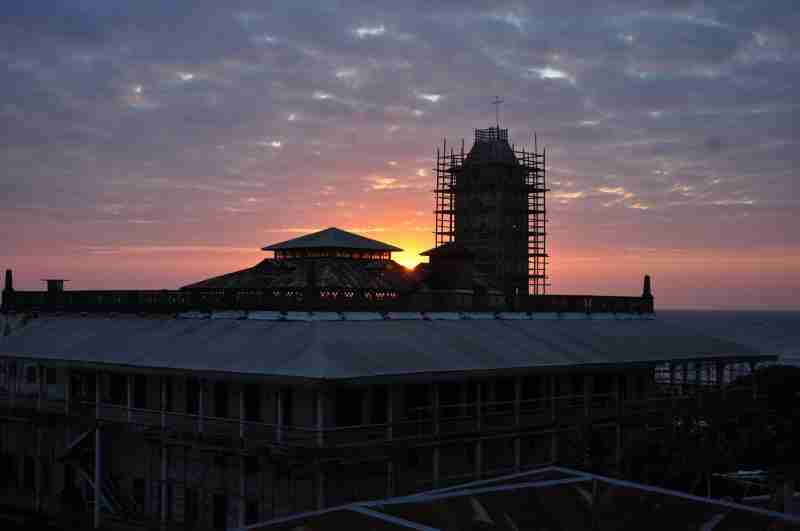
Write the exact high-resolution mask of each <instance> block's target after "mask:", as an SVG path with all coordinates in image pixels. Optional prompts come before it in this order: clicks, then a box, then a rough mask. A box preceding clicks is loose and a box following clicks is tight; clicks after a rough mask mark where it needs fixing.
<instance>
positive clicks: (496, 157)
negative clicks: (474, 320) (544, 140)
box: [435, 125, 547, 299]
mask: <svg viewBox="0 0 800 531" xmlns="http://www.w3.org/2000/svg"><path fill="white" fill-rule="evenodd" d="M537 149H538V146H536V145H534V147H533V149H532V150H524V149H523V150H516V149H515V148H514V147H513V146H511V145H510V144H509V142H508V130H507V129H501V128H500V127H499V125H498V126H497V127H489V128H488V129H476V130H475V141H474V143H473V145H472V148H471V149H470V151H469V152H468V153H466V154H465V152H464V145H463V142H462V145H461V150H460V151H459V152H456V151H454V150H453V148H452V147H451V149H450V152H449V153H448V151H447V143H446V141H445V143H444V144H443V145H442V148H441V150H439V149H437V151H436V168H435V173H436V188H435V198H436V207H435V214H436V228H435V234H436V245H437V246H439V245H443V244H446V243H450V242H453V241H456V242H458V243H459V244H461V245H463V246H465V247H467V248H469V249H470V250H471V251H472V252H473V253H474V254H475V267H476V269H477V270H478V271H480V272H482V273H484V274H486V275H488V276H489V277H490V278H491V279H492V280H493V282H494V283H495V284H496V285H497V286H498V287H500V288H501V289H502V290H503V292H504V293H505V295H506V297H507V298H508V299H513V298H514V297H518V296H520V295H527V294H531V295H543V294H544V293H545V290H546V286H547V273H546V265H547V251H546V246H545V236H546V231H545V222H546V210H545V194H546V192H547V187H546V183H545V152H544V150H543V151H542V152H541V153H539V152H538V151H537Z"/></svg>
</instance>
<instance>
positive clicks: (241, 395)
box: [238, 383, 245, 443]
mask: <svg viewBox="0 0 800 531" xmlns="http://www.w3.org/2000/svg"><path fill="white" fill-rule="evenodd" d="M238 387H239V439H240V440H241V441H242V442H243V443H244V425H245V424H244V383H240V384H239V386H238Z"/></svg>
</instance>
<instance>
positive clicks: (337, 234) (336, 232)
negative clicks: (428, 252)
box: [262, 227, 402, 251]
mask: <svg viewBox="0 0 800 531" xmlns="http://www.w3.org/2000/svg"><path fill="white" fill-rule="evenodd" d="M314 248H317V249H319V248H327V249H331V248H339V249H364V250H369V251H402V249H400V248H399V247H395V246H394V245H389V244H388V243H383V242H379V241H378V240H373V239H370V238H365V237H364V236H359V235H358V234H353V233H352V232H347V231H346V230H342V229H338V228H336V227H330V228H327V229H325V230H321V231H319V232H312V233H311V234H306V235H304V236H300V237H299V238H294V239H292V240H287V241H285V242H280V243H274V244H272V245H268V246H266V247H262V250H264V251H282V250H284V249H314Z"/></svg>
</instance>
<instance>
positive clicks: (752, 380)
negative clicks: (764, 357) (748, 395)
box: [748, 361, 758, 400]
mask: <svg viewBox="0 0 800 531" xmlns="http://www.w3.org/2000/svg"><path fill="white" fill-rule="evenodd" d="M748 365H749V366H750V386H751V387H752V388H753V400H757V399H758V383H757V382H756V369H757V368H758V362H755V361H751V362H748Z"/></svg>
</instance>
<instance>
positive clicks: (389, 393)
mask: <svg viewBox="0 0 800 531" xmlns="http://www.w3.org/2000/svg"><path fill="white" fill-rule="evenodd" d="M394 392H395V389H394V386H393V385H391V384H387V385H386V439H387V440H390V441H391V440H392V438H393V437H394V426H393V423H394Z"/></svg>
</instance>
